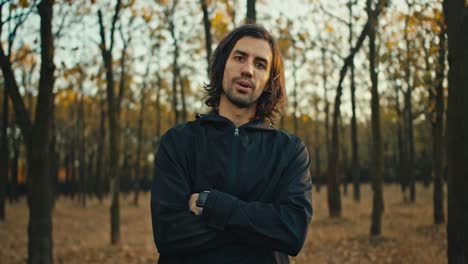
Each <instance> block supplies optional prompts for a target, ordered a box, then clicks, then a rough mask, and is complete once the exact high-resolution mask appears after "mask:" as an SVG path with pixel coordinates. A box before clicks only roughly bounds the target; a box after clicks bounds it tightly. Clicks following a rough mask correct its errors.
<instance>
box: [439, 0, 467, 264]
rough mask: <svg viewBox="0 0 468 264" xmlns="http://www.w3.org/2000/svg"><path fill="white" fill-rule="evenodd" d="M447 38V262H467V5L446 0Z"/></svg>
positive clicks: (463, 1) (458, 1)
mask: <svg viewBox="0 0 468 264" xmlns="http://www.w3.org/2000/svg"><path fill="white" fill-rule="evenodd" d="M443 7H444V17H445V23H446V25H447V38H448V61H449V74H448V85H449V90H448V105H447V108H448V109H447V165H448V192H447V194H448V217H447V242H448V243H447V244H448V250H447V257H448V263H449V264H451V263H457V264H458V263H468V225H467V224H466V223H468V208H467V205H468V195H467V191H466V186H468V166H467V164H468V139H467V137H466V135H468V115H467V107H468V91H467V89H466V87H468V74H466V69H468V6H467V4H466V1H465V0H450V1H448V0H444V2H443Z"/></svg>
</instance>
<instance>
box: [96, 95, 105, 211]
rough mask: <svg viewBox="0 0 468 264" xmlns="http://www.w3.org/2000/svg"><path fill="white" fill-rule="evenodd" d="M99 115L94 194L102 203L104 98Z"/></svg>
mask: <svg viewBox="0 0 468 264" xmlns="http://www.w3.org/2000/svg"><path fill="white" fill-rule="evenodd" d="M100 105H101V116H100V121H99V136H98V149H97V159H96V196H97V198H98V200H99V202H100V203H101V204H102V199H103V193H104V182H106V181H105V180H104V177H105V176H104V175H106V174H107V173H106V172H105V169H104V168H106V166H104V156H105V140H106V124H105V123H106V111H105V109H104V108H105V103H104V100H102V101H101V104H100Z"/></svg>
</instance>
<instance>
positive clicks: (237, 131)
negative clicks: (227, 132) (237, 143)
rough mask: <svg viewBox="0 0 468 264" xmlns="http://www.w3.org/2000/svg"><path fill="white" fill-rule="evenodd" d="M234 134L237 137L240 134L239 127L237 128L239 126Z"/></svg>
mask: <svg viewBox="0 0 468 264" xmlns="http://www.w3.org/2000/svg"><path fill="white" fill-rule="evenodd" d="M234 136H235V137H238V136H239V128H237V127H236V129H234Z"/></svg>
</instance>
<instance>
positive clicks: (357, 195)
mask: <svg viewBox="0 0 468 264" xmlns="http://www.w3.org/2000/svg"><path fill="white" fill-rule="evenodd" d="M355 3H356V2H354V3H353V2H352V1H351V0H350V1H349V2H348V10H349V21H348V25H349V46H350V50H351V49H352V47H353V19H354V18H353V5H354V4H355ZM350 73H351V76H350V77H351V112H352V116H351V148H352V149H351V153H352V155H351V156H352V157H351V173H352V178H353V199H354V201H357V202H359V201H360V200H361V184H360V170H361V168H360V167H361V166H360V164H359V145H358V140H357V134H358V131H357V121H356V96H355V94H356V83H355V74H354V60H353V61H352V62H351V65H350Z"/></svg>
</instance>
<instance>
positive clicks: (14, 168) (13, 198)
mask: <svg viewBox="0 0 468 264" xmlns="http://www.w3.org/2000/svg"><path fill="white" fill-rule="evenodd" d="M14 141H15V142H14V144H13V159H12V161H11V171H10V178H11V182H10V187H11V188H10V202H17V201H18V200H19V194H18V162H19V156H20V142H19V139H18V140H14Z"/></svg>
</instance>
